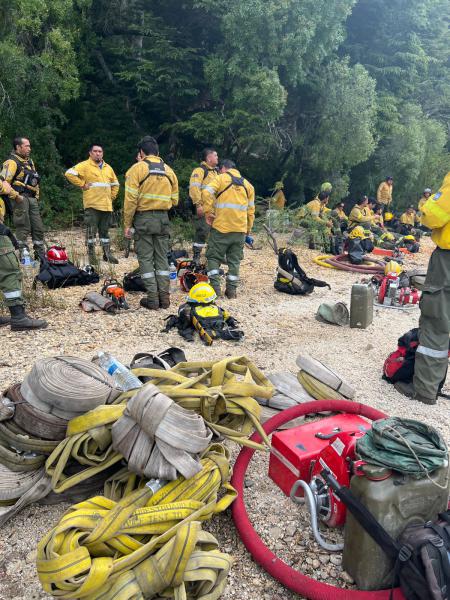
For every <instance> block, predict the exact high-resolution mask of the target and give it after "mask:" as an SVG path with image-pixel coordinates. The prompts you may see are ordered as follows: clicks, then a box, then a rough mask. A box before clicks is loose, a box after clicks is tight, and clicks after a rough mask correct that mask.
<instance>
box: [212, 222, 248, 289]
mask: <svg viewBox="0 0 450 600" xmlns="http://www.w3.org/2000/svg"><path fill="white" fill-rule="evenodd" d="M244 242H245V233H239V232H233V233H221V232H220V231H217V229H214V228H212V229H211V233H210V234H209V239H208V247H207V249H206V259H207V261H208V277H209V280H210V281H211V285H212V286H213V288H214V289H215V290H216V292H217V291H218V290H220V274H219V269H220V265H221V264H227V265H228V274H227V288H237V285H238V283H239V267H240V266H241V260H242V259H243V258H244Z"/></svg>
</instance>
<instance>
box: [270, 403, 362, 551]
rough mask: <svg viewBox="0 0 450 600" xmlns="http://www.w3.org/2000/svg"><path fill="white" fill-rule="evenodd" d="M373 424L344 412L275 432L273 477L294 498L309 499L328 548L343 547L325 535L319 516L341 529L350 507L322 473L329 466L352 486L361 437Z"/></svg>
mask: <svg viewBox="0 0 450 600" xmlns="http://www.w3.org/2000/svg"><path fill="white" fill-rule="evenodd" d="M370 427H371V425H370V423H369V422H368V421H366V420H365V419H363V418H361V417H359V416H358V415H351V414H346V413H343V414H339V415H336V416H333V417H327V418H325V419H321V420H320V421H314V422H312V423H306V424H304V425H300V426H299V427H295V428H293V429H289V430H287V431H282V432H278V433H275V434H274V435H273V436H272V451H271V456H270V462H269V477H270V478H271V479H272V480H273V481H274V482H275V483H276V484H277V485H278V486H279V487H280V488H281V489H282V491H283V492H284V493H285V494H286V495H288V496H290V497H291V499H292V500H293V501H294V502H296V503H303V502H304V500H305V499H306V502H307V505H308V508H309V511H310V514H311V526H312V529H313V533H314V537H315V538H316V541H317V542H318V543H319V544H320V545H321V546H322V547H324V548H326V549H327V550H330V551H336V550H342V544H329V543H327V542H326V541H325V540H324V539H323V538H322V536H321V534H320V532H319V528H318V519H320V520H321V521H323V522H324V523H325V524H326V525H328V527H341V526H342V525H344V523H345V517H346V511H347V509H346V506H345V504H344V503H343V502H342V501H341V500H340V499H339V498H338V497H337V496H335V494H334V493H333V491H332V490H331V489H330V487H329V486H328V484H327V483H326V482H325V480H324V479H323V477H322V476H321V472H322V471H323V470H324V469H328V470H329V471H331V473H332V474H333V475H334V477H335V478H336V479H337V481H338V482H339V483H340V484H341V485H343V486H346V487H349V486H350V479H351V477H352V476H353V475H357V474H358V467H359V466H361V465H362V464H363V463H362V461H357V460H356V456H355V447H356V441H357V439H358V438H360V437H362V436H363V435H364V434H365V433H366V432H367V431H368V430H369V429H370ZM303 496H304V498H303Z"/></svg>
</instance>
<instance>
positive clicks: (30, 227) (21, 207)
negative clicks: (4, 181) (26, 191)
mask: <svg viewBox="0 0 450 600" xmlns="http://www.w3.org/2000/svg"><path fill="white" fill-rule="evenodd" d="M22 198H23V200H22V202H16V201H15V200H13V223H14V227H15V228H16V238H17V239H18V241H19V244H20V245H21V247H25V246H26V245H27V239H28V237H29V236H31V239H32V241H33V247H34V249H35V250H36V251H37V252H38V253H41V252H43V250H44V234H45V229H44V223H43V222H42V218H41V213H40V212H39V201H38V200H36V198H33V197H32V196H25V195H24V196H22Z"/></svg>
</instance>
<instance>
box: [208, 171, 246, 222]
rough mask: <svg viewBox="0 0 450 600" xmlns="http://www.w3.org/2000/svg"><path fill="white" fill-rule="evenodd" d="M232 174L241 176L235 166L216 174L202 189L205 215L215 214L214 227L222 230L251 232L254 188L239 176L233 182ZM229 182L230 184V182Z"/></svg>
mask: <svg viewBox="0 0 450 600" xmlns="http://www.w3.org/2000/svg"><path fill="white" fill-rule="evenodd" d="M231 175H232V176H233V177H236V178H240V177H242V176H241V174H240V173H239V171H238V170H237V169H230V170H229V171H227V172H226V173H221V174H220V175H218V176H217V177H216V178H215V179H214V180H213V181H212V182H211V183H210V184H208V185H205V187H204V189H203V190H202V204H203V208H204V210H205V214H207V215H208V214H212V213H213V214H214V215H215V219H214V223H213V225H212V226H213V228H214V229H217V231H220V232H221V233H250V231H251V230H252V227H253V221H254V220H255V188H254V187H253V186H252V184H251V183H250V182H248V181H247V180H246V179H245V178H243V177H242V180H243V185H235V184H233V182H232V179H231ZM230 184H231V185H230Z"/></svg>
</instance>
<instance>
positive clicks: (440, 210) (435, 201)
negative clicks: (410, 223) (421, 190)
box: [422, 171, 450, 250]
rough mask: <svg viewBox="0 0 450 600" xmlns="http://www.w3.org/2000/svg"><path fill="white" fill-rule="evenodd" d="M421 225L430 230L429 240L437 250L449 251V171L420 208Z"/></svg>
mask: <svg viewBox="0 0 450 600" xmlns="http://www.w3.org/2000/svg"><path fill="white" fill-rule="evenodd" d="M422 224H423V225H425V227H429V228H430V229H431V230H432V232H431V239H432V240H433V242H434V243H435V244H436V245H437V246H439V248H442V249H443V250H450V171H449V172H448V173H447V175H446V176H445V177H444V181H443V182H442V185H441V187H440V188H439V190H438V191H437V192H436V194H433V195H432V196H430V197H429V198H428V200H427V201H426V202H425V204H424V205H423V206H422Z"/></svg>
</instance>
